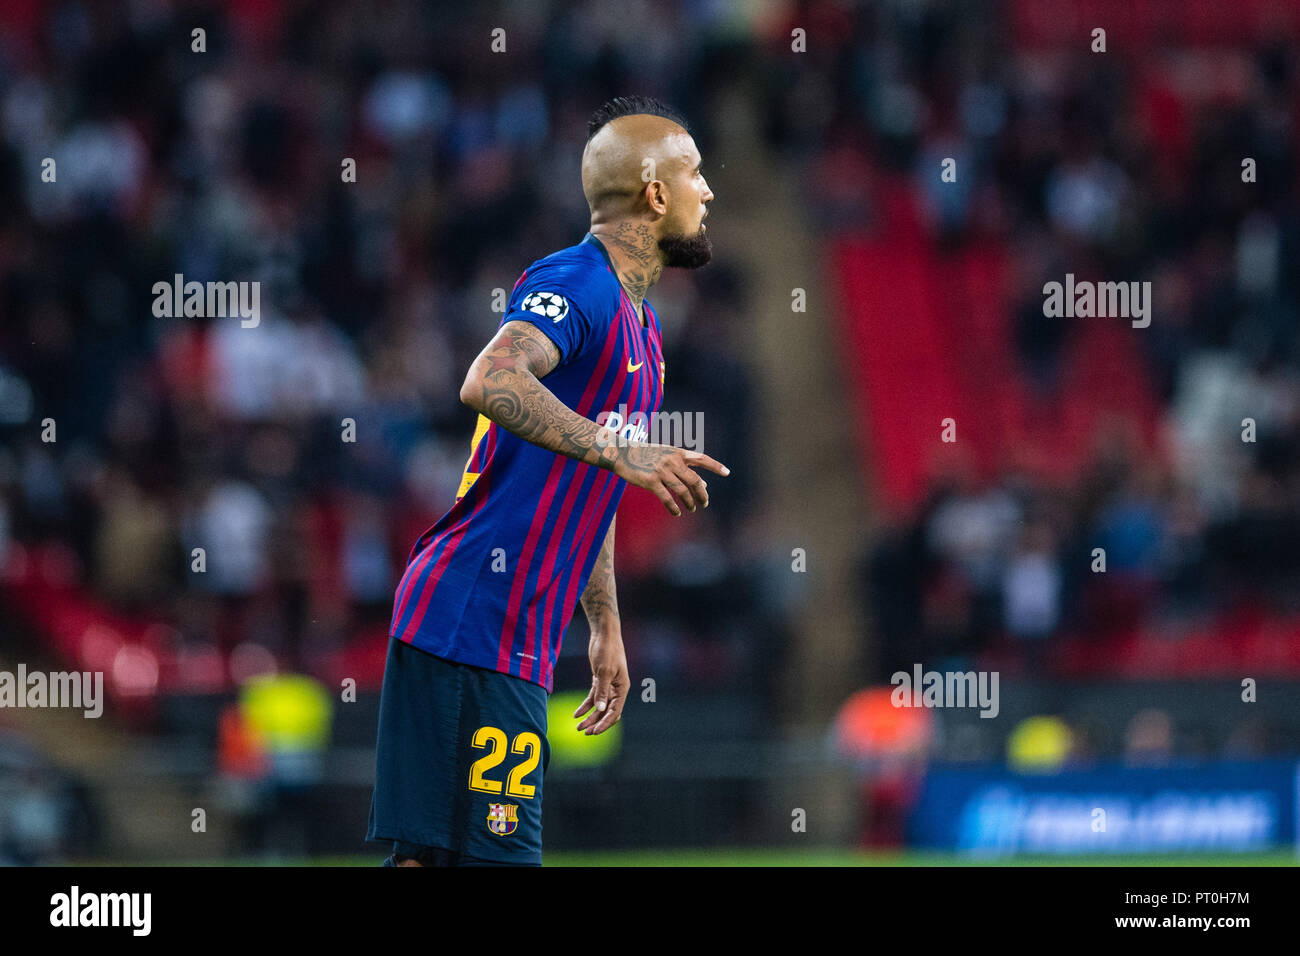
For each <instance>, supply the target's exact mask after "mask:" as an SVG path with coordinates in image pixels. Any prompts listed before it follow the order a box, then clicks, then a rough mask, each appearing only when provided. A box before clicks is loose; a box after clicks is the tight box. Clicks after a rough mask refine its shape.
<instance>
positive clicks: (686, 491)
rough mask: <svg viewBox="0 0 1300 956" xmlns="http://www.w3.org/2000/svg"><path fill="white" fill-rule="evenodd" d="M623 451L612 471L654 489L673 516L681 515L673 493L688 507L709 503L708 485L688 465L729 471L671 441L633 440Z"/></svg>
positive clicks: (707, 504)
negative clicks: (657, 443)
mask: <svg viewBox="0 0 1300 956" xmlns="http://www.w3.org/2000/svg"><path fill="white" fill-rule="evenodd" d="M622 451H623V454H621V455H619V456H618V458H617V459H616V460H615V462H614V474H616V475H618V476H619V477H620V478H622V479H623V480H624V481H626V482H628V483H629V484H633V485H636V486H637V487H638V488H645V489H646V490H647V491H650V492H653V493H654V495H655V497H656V498H658V499H659V500H660V501H662V502H663V503H664V507H665V508H667V509H668V513H669V514H671V515H672V516H673V517H674V518H680V517H681V514H682V510H681V508H680V507H678V505H677V502H676V501H675V500H674V499H673V495H676V496H677V497H678V498H680V499H681V501H682V504H684V505H685V506H686V510H687V511H695V509H696V508H707V507H708V506H709V491H708V488H709V486H708V485H707V484H705V482H704V479H703V478H701V477H700V476H699V475H697V474H696V473H695V472H694V471H692V470H691V469H693V468H707V469H709V471H711V472H714V473H715V474H719V475H723V476H726V475H729V474H731V469H730V468H728V467H727V466H726V465H724V464H722V463H721V462H717V461H714V460H713V459H712V458H710V457H709V456H708V455H705V454H702V453H701V452H698V451H687V450H686V449H685V448H677V447H674V446H673V445H651V444H632V445H625V446H623V448H622Z"/></svg>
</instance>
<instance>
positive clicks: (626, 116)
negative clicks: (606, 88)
mask: <svg viewBox="0 0 1300 956" xmlns="http://www.w3.org/2000/svg"><path fill="white" fill-rule="evenodd" d="M689 137H690V129H689V128H688V127H687V125H686V121H685V120H684V119H683V118H682V117H681V115H680V114H678V113H677V111H676V110H673V109H672V108H671V107H669V106H666V105H664V104H663V103H660V102H659V101H658V100H654V99H651V98H649V97H644V96H620V97H617V98H616V99H612V100H610V101H609V102H608V103H606V104H605V105H604V106H602V107H600V109H598V110H596V112H595V113H593V114H592V116H591V119H590V120H589V121H588V123H587V147H586V149H585V150H583V153H582V192H583V195H584V196H586V197H587V205H589V206H590V207H591V209H592V211H593V212H596V211H599V212H601V213H603V214H605V215H607V216H608V215H627V214H630V213H631V212H633V211H634V210H635V208H636V204H637V201H638V199H639V198H640V196H641V194H642V192H643V191H644V189H645V184H646V183H647V182H648V181H649V180H647V179H646V178H645V176H646V172H647V169H650V167H649V166H648V165H647V163H646V160H650V161H651V162H652V163H653V169H650V175H651V178H652V179H662V178H663V173H662V172H660V167H661V165H662V167H663V170H664V171H665V172H666V171H667V170H668V169H670V168H671V167H672V165H673V164H674V163H676V162H679V161H683V160H684V158H685V151H686V147H685V142H684V140H685V139H689Z"/></svg>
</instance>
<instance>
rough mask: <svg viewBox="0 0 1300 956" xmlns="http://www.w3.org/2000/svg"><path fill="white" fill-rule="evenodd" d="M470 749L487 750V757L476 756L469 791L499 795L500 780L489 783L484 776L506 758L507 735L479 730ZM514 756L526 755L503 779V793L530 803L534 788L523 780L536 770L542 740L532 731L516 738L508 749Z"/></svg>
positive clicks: (535, 789)
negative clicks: (504, 788)
mask: <svg viewBox="0 0 1300 956" xmlns="http://www.w3.org/2000/svg"><path fill="white" fill-rule="evenodd" d="M470 746H471V747H473V748H474V749H476V750H482V749H483V748H485V747H486V748H488V753H487V755H486V756H483V757H479V758H478V760H475V761H474V763H473V764H472V765H471V766H470V768H469V788H470V789H471V790H477V791H478V792H479V793H500V792H501V781H499V780H489V779H488V778H487V777H485V776H484V774H485V773H486V772H487V771H489V770H491V769H492V768H494V767H495V766H496V765H497V764H499V763H501V761H503V760H505V759H506V733H505V731H504V730H501V729H500V728H499V727H480V728H479V729H478V730H476V731H474V736H473V738H472V739H471V740H470ZM510 752H511V753H513V754H527V756H526V757H524V759H523V760H522V761H520V762H519V763H518V764H516V765H515V768H514V769H513V770H511V771H510V774H509V775H508V776H507V777H506V794H507V795H508V796H512V797H519V798H520V799H523V800H531V799H532V798H533V794H535V793H536V792H537V788H536V787H535V786H533V785H532V784H529V783H524V782H523V780H524V778H525V777H527V776H528V775H529V774H530V773H532V772H533V770H534V769H535V768H536V767H537V762H538V760H540V759H541V756H542V740H541V738H540V737H538V736H537V735H536V734H535V733H532V732H531V731H524V732H523V733H522V734H518V735H517V736H516V737H515V740H514V744H513V745H512V746H511V747H510Z"/></svg>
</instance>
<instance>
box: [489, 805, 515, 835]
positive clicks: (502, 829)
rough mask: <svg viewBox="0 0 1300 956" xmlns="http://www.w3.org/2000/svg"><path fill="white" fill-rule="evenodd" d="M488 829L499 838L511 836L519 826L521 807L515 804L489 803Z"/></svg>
mask: <svg viewBox="0 0 1300 956" xmlns="http://www.w3.org/2000/svg"><path fill="white" fill-rule="evenodd" d="M487 825H488V829H489V830H491V831H492V832H493V833H495V834H496V835H497V836H510V834H512V833H514V832H515V828H516V827H518V826H519V805H518V804H514V803H489V804H488V815H487Z"/></svg>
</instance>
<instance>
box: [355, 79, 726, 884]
mask: <svg viewBox="0 0 1300 956" xmlns="http://www.w3.org/2000/svg"><path fill="white" fill-rule="evenodd" d="M582 191H583V193H584V195H585V196H586V198H587V204H588V205H589V206H590V207H591V226H590V231H589V232H588V234H587V235H586V236H585V237H584V238H583V240H582V241H581V242H579V243H578V244H577V245H573V246H570V247H569V248H567V249H562V250H560V251H559V252H556V253H554V254H552V255H549V256H547V257H546V258H544V259H539V260H538V261H536V262H534V263H533V264H532V265H530V266H529V267H528V268H527V269H526V270H525V271H524V274H523V275H521V276H520V277H519V280H518V281H517V282H516V283H515V286H514V291H513V292H512V294H511V296H510V302H509V305H508V307H507V308H506V314H505V317H504V318H503V319H502V322H501V327H500V329H499V330H498V331H497V334H496V336H495V338H493V339H492V341H490V342H489V343H488V344H487V347H486V348H484V349H483V351H482V352H481V353H480V354H479V356H478V358H476V359H475V360H474V363H473V365H472V366H471V368H470V370H469V373H468V374H467V375H466V377H465V382H464V384H463V385H462V386H461V390H460V397H461V401H463V402H464V403H465V404H466V405H469V406H470V407H471V408H473V409H475V410H477V411H478V413H479V415H478V424H477V427H476V428H475V429H474V437H473V439H472V442H471V452H470V456H469V461H468V462H467V463H466V466H465V474H464V477H463V479H462V480H461V484H460V489H459V491H458V492H457V494H456V502H455V504H453V505H452V507H451V510H450V511H448V512H447V513H446V514H445V515H443V516H442V518H441V519H439V521H438V522H437V523H436V524H435V525H434V526H433V527H432V528H430V529H429V530H427V531H426V532H424V534H422V535H421V536H420V538H419V540H417V541H416V542H415V545H414V547H413V548H412V549H411V553H410V556H409V558H408V559H407V565H406V571H405V573H404V574H403V576H402V580H401V583H400V584H399V585H398V587H397V593H396V596H395V598H394V606H393V619H392V625H391V627H390V631H389V633H390V635H391V638H392V639H391V640H390V641H389V646H388V659H387V662H386V665H385V667H384V685H383V691H382V694H381V697H380V705H379V741H378V753H377V773H376V779H375V789H374V795H373V798H372V800H371V805H370V822H369V826H368V828H367V833H366V839H367V840H376V841H378V840H382V841H392V843H393V853H392V855H391V856H390V857H389V858H388V859H387V860H385V865H386V866H430V865H433V866H438V865H474V864H494V863H495V864H512V863H513V864H524V865H540V863H541V859H542V839H541V837H542V776H543V774H544V772H545V769H546V766H547V763H548V762H549V758H550V748H549V746H548V744H547V742H546V698H547V695H548V694H549V693H550V691H551V689H552V685H553V680H554V670H555V658H556V655H557V654H558V653H559V649H560V639H561V637H562V636H563V634H564V629H565V627H566V626H567V625H568V623H569V620H570V618H571V617H572V616H573V613H574V611H575V609H576V605H577V604H578V603H579V601H580V603H581V604H582V607H583V610H584V611H585V612H586V615H587V620H588V623H589V624H590V627H591V640H590V644H589V645H588V649H587V655H588V658H589V659H590V662H591V673H592V678H591V691H590V692H589V693H588V694H587V697H586V700H584V701H583V702H582V705H581V706H580V707H579V708H578V709H577V711H576V712H575V713H574V715H573V716H574V718H575V719H577V718H581V717H584V715H585V719H583V720H582V722H581V723H579V724H578V725H577V727H578V729H579V730H582V731H584V732H585V733H587V734H600V733H603V732H605V731H606V730H608V729H609V728H610V727H612V726H613V725H614V724H615V723H617V722H618V720H619V718H620V717H621V715H622V712H623V704H624V701H625V700H626V698H627V693H628V688H629V680H628V674H627V657H626V655H625V653H624V650H623V638H622V632H621V628H620V624H619V616H618V602H617V599H616V596H615V590H614V526H615V520H614V519H615V511H616V510H617V508H618V503H619V499H620V498H621V497H622V494H623V490H624V488H625V487H626V485H627V483H629V482H630V483H631V484H634V485H637V486H638V487H641V488H646V489H649V490H650V491H652V492H653V493H654V494H655V495H657V496H658V497H659V499H660V501H662V502H663V504H664V507H665V508H667V509H668V511H669V512H670V513H672V514H673V515H674V516H680V515H681V514H682V509H683V508H684V509H685V510H687V511H692V512H693V511H695V510H697V509H698V508H704V507H708V503H709V494H708V488H707V485H706V484H705V482H704V479H703V478H701V477H700V475H699V474H697V473H696V471H695V470H694V469H696V468H703V469H708V470H709V471H712V472H715V473H717V474H719V475H726V474H728V473H729V471H728V469H727V468H726V467H725V466H723V465H721V464H719V463H718V462H716V461H714V460H713V459H712V458H710V457H708V456H707V455H704V454H701V453H699V452H695V451H687V450H685V449H681V448H675V447H673V446H670V445H658V444H650V443H646V442H638V441H634V440H629V436H627V435H622V436H620V435H616V434H615V432H614V431H613V430H611V429H610V428H608V427H604V426H603V425H601V424H597V421H598V420H599V421H604V418H603V417H602V414H601V413H602V412H604V413H608V412H611V411H613V410H615V409H619V408H620V406H626V410H627V412H626V414H627V417H628V418H629V419H631V418H632V417H633V415H635V414H636V413H638V412H640V413H642V414H644V415H645V416H646V419H647V420H648V419H649V416H650V415H652V414H653V413H655V412H657V411H658V409H659V407H660V404H661V400H662V397H663V385H664V375H665V370H664V359H663V350H662V346H661V343H660V327H659V319H658V316H657V315H656V314H655V310H654V309H653V308H652V307H651V306H650V303H649V302H647V301H646V299H645V296H646V292H647V290H648V289H649V288H650V286H652V285H653V284H654V283H655V281H656V280H658V278H659V276H660V274H661V273H662V271H663V270H664V269H665V268H667V267H673V266H678V267H683V268H688V269H694V268H698V267H700V266H703V265H704V264H705V263H707V262H708V261H709V257H710V253H711V244H710V242H709V240H708V238H707V237H706V235H705V231H706V230H705V226H704V219H705V217H706V216H707V215H708V203H709V202H711V201H712V199H713V193H712V192H710V190H709V186H708V183H706V182H705V180H704V175H703V173H702V172H701V169H700V154H699V150H698V149H697V148H696V146H695V142H694V140H693V139H692V137H691V135H690V132H689V130H688V129H687V127H686V123H685V121H684V120H682V118H681V117H680V116H679V115H678V114H677V113H676V112H674V111H673V110H671V109H670V108H668V107H667V106H665V105H664V104H662V103H660V102H658V101H656V100H652V99H649V98H646V97H619V98H617V99H614V100H611V101H610V102H608V103H606V104H605V105H604V106H602V107H601V108H600V109H598V110H597V111H596V112H595V113H594V114H593V115H592V117H591V120H590V122H589V124H588V138H587V145H586V148H585V150H584V151H583V155H582Z"/></svg>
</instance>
